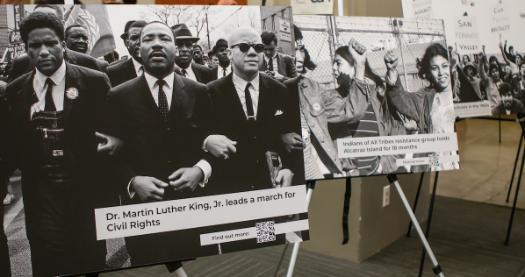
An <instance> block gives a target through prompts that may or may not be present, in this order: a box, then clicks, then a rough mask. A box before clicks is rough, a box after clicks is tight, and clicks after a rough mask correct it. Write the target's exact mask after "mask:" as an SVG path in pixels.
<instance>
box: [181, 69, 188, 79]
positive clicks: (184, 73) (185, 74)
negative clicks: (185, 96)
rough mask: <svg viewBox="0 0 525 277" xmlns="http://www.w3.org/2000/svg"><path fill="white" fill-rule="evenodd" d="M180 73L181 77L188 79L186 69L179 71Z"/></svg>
mask: <svg viewBox="0 0 525 277" xmlns="http://www.w3.org/2000/svg"><path fill="white" fill-rule="evenodd" d="M181 72H182V75H183V76H184V77H186V78H187V77H188V72H186V69H184V68H183V69H182V70H181Z"/></svg>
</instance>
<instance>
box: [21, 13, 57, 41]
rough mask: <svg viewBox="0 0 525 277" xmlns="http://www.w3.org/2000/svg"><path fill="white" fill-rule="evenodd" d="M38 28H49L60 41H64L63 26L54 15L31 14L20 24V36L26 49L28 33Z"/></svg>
mask: <svg viewBox="0 0 525 277" xmlns="http://www.w3.org/2000/svg"><path fill="white" fill-rule="evenodd" d="M40 28H49V29H51V30H53V31H54V32H55V34H56V35H57V36H58V37H59V38H60V40H61V41H63V40H64V25H63V24H62V22H61V21H60V20H59V19H58V18H57V17H56V16H55V15H52V14H48V13H42V12H33V13H31V14H30V15H29V16H27V17H26V18H24V20H22V22H21V23H20V35H21V36H22V40H23V41H24V43H25V44H26V47H27V38H28V36H29V33H30V32H31V31H33V30H34V29H40Z"/></svg>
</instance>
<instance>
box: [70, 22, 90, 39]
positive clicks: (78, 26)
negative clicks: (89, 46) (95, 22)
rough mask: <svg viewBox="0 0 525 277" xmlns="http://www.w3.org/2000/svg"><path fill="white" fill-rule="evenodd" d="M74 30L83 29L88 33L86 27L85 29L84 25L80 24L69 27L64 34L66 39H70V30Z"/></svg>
mask: <svg viewBox="0 0 525 277" xmlns="http://www.w3.org/2000/svg"><path fill="white" fill-rule="evenodd" d="M73 28H82V29H84V30H86V31H87V29H86V27H84V26H82V25H80V24H73V25H69V26H67V28H66V31H65V32H64V37H66V38H67V37H68V33H69V30H71V29H73Z"/></svg>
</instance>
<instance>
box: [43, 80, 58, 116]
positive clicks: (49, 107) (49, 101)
mask: <svg viewBox="0 0 525 277" xmlns="http://www.w3.org/2000/svg"><path fill="white" fill-rule="evenodd" d="M46 85H47V90H46V96H45V100H46V105H45V106H44V111H46V112H56V110H57V108H56V106H55V102H54V101H53V86H54V85H55V83H54V82H53V80H51V78H47V80H46Z"/></svg>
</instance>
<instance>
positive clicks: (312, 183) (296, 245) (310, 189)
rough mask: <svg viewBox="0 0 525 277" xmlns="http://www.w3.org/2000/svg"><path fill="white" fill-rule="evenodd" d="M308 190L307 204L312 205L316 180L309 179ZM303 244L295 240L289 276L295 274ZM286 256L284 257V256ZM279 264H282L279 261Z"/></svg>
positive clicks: (289, 265)
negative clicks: (300, 248)
mask: <svg viewBox="0 0 525 277" xmlns="http://www.w3.org/2000/svg"><path fill="white" fill-rule="evenodd" d="M306 187H307V191H306V205H307V206H308V205H310V200H311V199H312V193H313V192H314V188H315V181H309V182H307V183H306ZM300 245H301V243H300V242H295V243H294V244H293V249H292V255H291V256H290V264H288V272H287V273H286V276H287V277H292V276H293V271H294V269H295V263H296V262H297V256H299V246H300ZM282 258H284V257H282ZM279 264H281V263H280V262H279ZM277 271H279V268H277ZM277 271H276V272H277Z"/></svg>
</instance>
